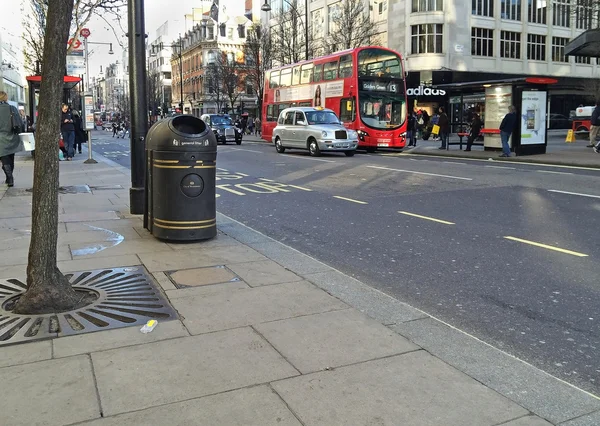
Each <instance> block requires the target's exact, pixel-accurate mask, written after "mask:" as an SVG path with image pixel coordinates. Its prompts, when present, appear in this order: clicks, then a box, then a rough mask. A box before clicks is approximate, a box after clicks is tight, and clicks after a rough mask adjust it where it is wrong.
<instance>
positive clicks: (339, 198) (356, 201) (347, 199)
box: [333, 195, 369, 204]
mask: <svg viewBox="0 0 600 426" xmlns="http://www.w3.org/2000/svg"><path fill="white" fill-rule="evenodd" d="M333 198H337V199H338V200H346V201H350V202H352V203H356V204H369V203H365V202H364V201H358V200H353V199H352V198H346V197H340V196H339V195H334V196H333Z"/></svg>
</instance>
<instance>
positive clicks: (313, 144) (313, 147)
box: [308, 138, 321, 157]
mask: <svg viewBox="0 0 600 426" xmlns="http://www.w3.org/2000/svg"><path fill="white" fill-rule="evenodd" d="M308 151H309V152H310V155H312V156H313V157H320V156H321V150H320V149H319V144H318V143H317V141H316V140H315V139H313V138H310V139H309V140H308Z"/></svg>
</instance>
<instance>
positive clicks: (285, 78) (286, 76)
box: [279, 68, 292, 87]
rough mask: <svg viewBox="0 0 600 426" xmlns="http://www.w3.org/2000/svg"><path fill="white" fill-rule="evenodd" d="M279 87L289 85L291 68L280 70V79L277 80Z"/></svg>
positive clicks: (290, 82) (290, 83)
mask: <svg viewBox="0 0 600 426" xmlns="http://www.w3.org/2000/svg"><path fill="white" fill-rule="evenodd" d="M279 85H280V86H281V87H289V86H291V85H292V69H291V68H286V69H283V70H281V79H280V80H279Z"/></svg>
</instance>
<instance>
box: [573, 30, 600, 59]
mask: <svg viewBox="0 0 600 426" xmlns="http://www.w3.org/2000/svg"><path fill="white" fill-rule="evenodd" d="M565 56H583V57H586V58H600V29H595V30H587V31H586V32H584V33H583V34H581V35H579V36H577V37H575V38H574V39H573V40H571V41H570V42H569V43H568V44H567V45H566V46H565Z"/></svg>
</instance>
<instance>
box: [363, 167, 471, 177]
mask: <svg viewBox="0 0 600 426" xmlns="http://www.w3.org/2000/svg"><path fill="white" fill-rule="evenodd" d="M367 167H368V168H371V169H379V170H390V171H392V172H401V173H414V174H417V175H425V176H436V177H443V178H447V179H459V180H473V179H471V178H466V177H460V176H448V175H439V174H437V173H426V172H415V171H414V170H402V169H392V168H391V167H380V166H367Z"/></svg>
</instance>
